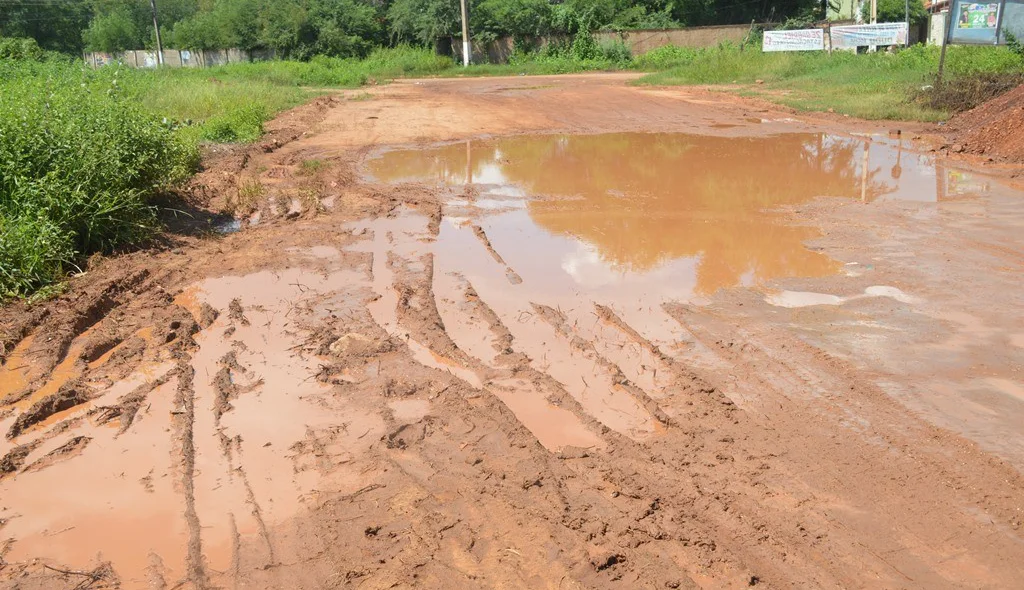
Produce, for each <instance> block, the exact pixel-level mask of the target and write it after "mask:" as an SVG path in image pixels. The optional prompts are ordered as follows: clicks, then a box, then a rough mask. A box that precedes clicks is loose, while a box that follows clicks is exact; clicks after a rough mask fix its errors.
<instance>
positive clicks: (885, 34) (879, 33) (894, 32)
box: [832, 23, 907, 49]
mask: <svg viewBox="0 0 1024 590" xmlns="http://www.w3.org/2000/svg"><path fill="white" fill-rule="evenodd" d="M906 44H907V23H878V24H874V25H852V26H845V27H832V48H833V49H856V48H857V47H863V46H865V45H906Z"/></svg>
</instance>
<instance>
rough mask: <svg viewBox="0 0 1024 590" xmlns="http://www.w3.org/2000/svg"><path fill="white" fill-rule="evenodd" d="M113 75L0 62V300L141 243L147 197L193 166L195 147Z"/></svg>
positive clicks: (148, 218)
mask: <svg viewBox="0 0 1024 590" xmlns="http://www.w3.org/2000/svg"><path fill="white" fill-rule="evenodd" d="M120 74H121V72H120V71H119V70H117V69H110V70H101V71H92V70H87V69H84V68H83V67H82V66H81V65H79V64H72V63H69V62H60V61H49V62H34V61H23V60H0V162H3V165H2V166H0V298H6V297H10V296H20V295H27V294H29V293H31V292H32V291H34V290H36V289H38V288H39V287H41V286H44V285H46V284H48V283H51V282H52V281H54V280H57V279H59V278H60V277H61V276H62V275H63V274H64V273H65V272H66V271H67V270H68V269H70V268H74V266H75V264H76V263H77V262H80V261H81V260H82V259H84V257H86V256H88V255H89V254H90V253H92V252H97V251H99V252H111V251H115V250H117V249H119V248H121V247H123V246H125V245H128V244H133V243H137V242H139V241H140V240H143V239H145V238H146V237H148V236H149V235H150V233H151V231H152V230H153V229H154V228H155V226H156V211H155V209H154V207H153V206H152V205H150V204H149V200H150V198H151V197H153V196H154V195H155V194H156V193H158V192H160V191H162V190H164V189H165V188H168V187H170V186H172V185H174V184H176V183H178V182H180V181H182V180H184V179H185V178H186V177H187V176H188V175H190V174H191V173H192V171H193V170H194V168H195V165H196V163H197V161H198V151H197V150H196V148H195V146H194V145H193V144H191V143H190V142H188V141H187V140H186V139H185V138H184V137H182V136H179V135H178V134H177V133H176V132H175V131H174V129H173V128H172V126H170V125H168V124H167V123H166V122H164V121H162V120H161V119H160V118H157V117H155V116H153V115H151V114H149V113H147V112H146V111H145V109H143V108H142V107H141V106H140V105H139V104H138V103H137V102H136V101H134V100H132V99H131V98H130V97H129V96H127V95H126V93H125V92H124V90H123V85H122V83H121V77H120Z"/></svg>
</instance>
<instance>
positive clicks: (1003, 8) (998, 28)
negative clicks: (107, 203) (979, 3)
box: [996, 0, 1006, 45]
mask: <svg viewBox="0 0 1024 590" xmlns="http://www.w3.org/2000/svg"><path fill="white" fill-rule="evenodd" d="M1004 14H1006V0H1003V1H1002V2H1000V3H999V18H997V19H996V45H999V39H1000V37H1001V36H1002V34H1003V15H1004Z"/></svg>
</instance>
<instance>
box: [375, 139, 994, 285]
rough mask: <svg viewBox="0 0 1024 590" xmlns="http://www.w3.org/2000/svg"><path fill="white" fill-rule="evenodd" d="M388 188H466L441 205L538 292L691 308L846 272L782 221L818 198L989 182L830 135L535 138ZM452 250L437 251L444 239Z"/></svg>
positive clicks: (388, 172) (389, 171)
mask: <svg viewBox="0 0 1024 590" xmlns="http://www.w3.org/2000/svg"><path fill="white" fill-rule="evenodd" d="M368 172H369V174H370V175H372V176H373V177H374V178H376V179H378V180H382V181H387V182H413V181H416V182H423V181H426V182H438V183H442V184H447V185H454V186H466V187H469V189H468V190H466V191H464V192H463V193H462V194H459V195H457V196H453V198H451V199H449V200H448V202H447V203H446V204H447V207H448V210H447V211H446V215H447V214H451V215H452V217H448V220H449V221H451V222H453V227H449V228H448V230H447V236H446V235H445V232H442V237H441V240H440V243H441V247H445V245H446V243H450V244H452V245H453V247H455V248H458V246H457V245H456V244H457V243H458V241H459V238H458V237H457V236H455V235H453V234H455V233H458V231H457V227H458V224H459V212H460V211H464V215H465V216H466V217H467V218H468V217H474V216H478V215H481V214H483V216H484V220H483V221H481V223H480V225H481V226H482V228H483V229H484V231H485V232H486V234H487V236H488V237H489V238H490V240H491V242H492V243H493V244H494V247H495V248H496V249H497V250H498V251H500V252H502V255H503V256H505V257H506V259H507V260H506V261H507V262H508V263H509V266H510V267H511V268H514V269H515V271H516V272H517V273H519V275H520V277H521V278H522V279H524V280H525V279H526V278H527V277H529V278H531V279H537V280H533V281H531V284H532V285H533V288H540V289H561V288H568V289H573V288H581V289H585V290H589V291H608V290H615V291H619V290H624V291H629V295H630V296H640V295H641V294H642V295H646V296H650V295H658V296H659V299H665V298H672V299H676V300H679V299H685V300H693V299H695V298H699V297H701V296H706V295H710V294H713V293H714V292H716V291H718V290H719V289H723V288H728V287H736V286H755V285H760V284H764V283H766V282H768V281H771V280H774V279H780V278H787V277H820V276H826V275H829V274H833V273H837V272H839V270H840V269H841V265H840V264H838V263H837V262H835V261H834V260H832V259H830V258H829V257H828V256H826V255H825V254H823V253H820V252H816V251H814V250H812V249H810V248H808V247H807V246H806V245H805V243H806V242H807V241H808V240H810V239H812V238H815V237H817V236H818V233H817V231H816V230H815V229H813V228H810V227H801V226H796V225H792V223H791V221H790V222H787V220H786V218H785V217H784V216H783V214H782V213H781V209H782V208H787V207H788V208H794V207H798V206H799V205H801V204H803V203H807V202H808V201H811V200H812V199H815V198H817V197H846V198H852V199H861V200H863V201H865V202H871V201H875V200H880V199H886V200H888V199H898V200H912V201H937V200H940V199H944V198H947V196H949V195H953V194H957V193H960V192H964V191H972V192H980V191H985V190H987V185H986V183H985V182H984V181H978V180H975V179H974V178H972V177H971V175H969V174H966V173H962V172H957V171H954V170H950V169H947V168H945V167H944V166H941V165H938V164H936V162H935V161H934V159H933V158H931V157H928V156H922V155H919V154H914V153H909V152H905V151H903V150H902V149H901V146H899V145H890V144H886V143H879V142H877V141H868V140H867V138H857V137H845V136H837V135H830V134H825V133H800V134H784V135H776V136H768V137H713V136H700V135H688V134H679V133H615V134H603V135H576V136H572V135H538V136H519V137H510V138H502V139H494V140H483V141H466V142H460V143H453V144H447V145H442V146H439V147H433V148H428V149H411V150H394V151H388V152H385V153H383V154H382V155H380V157H378V158H376V159H374V160H372V161H371V162H370V163H369V166H368ZM446 237H447V238H449V239H447V240H446V239H445V238H446Z"/></svg>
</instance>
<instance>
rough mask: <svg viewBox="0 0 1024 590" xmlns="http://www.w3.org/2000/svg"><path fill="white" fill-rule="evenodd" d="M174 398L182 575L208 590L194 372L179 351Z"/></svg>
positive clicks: (187, 360) (187, 356)
mask: <svg viewBox="0 0 1024 590" xmlns="http://www.w3.org/2000/svg"><path fill="white" fill-rule="evenodd" d="M177 360H178V395H177V399H176V400H175V402H176V404H175V405H176V406H177V407H178V408H180V411H179V413H178V414H177V416H176V418H177V420H176V422H177V426H178V428H177V430H178V433H179V448H180V460H181V488H182V493H183V496H184V500H185V523H186V525H187V526H188V535H189V538H188V552H187V555H186V558H185V559H186V561H185V566H186V571H187V577H188V580H189V581H190V582H191V583H192V584H193V585H194V586H195V587H196V588H198V589H200V590H202V589H204V588H207V587H208V584H209V582H208V579H207V575H206V569H205V565H204V559H203V544H202V538H201V529H202V525H201V523H200V522H199V513H198V512H196V490H195V474H196V448H195V432H194V426H195V389H194V387H193V382H194V381H195V368H194V367H193V366H192V357H191V356H190V355H188V354H187V353H185V352H184V351H181V352H179V353H178V359H177Z"/></svg>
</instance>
